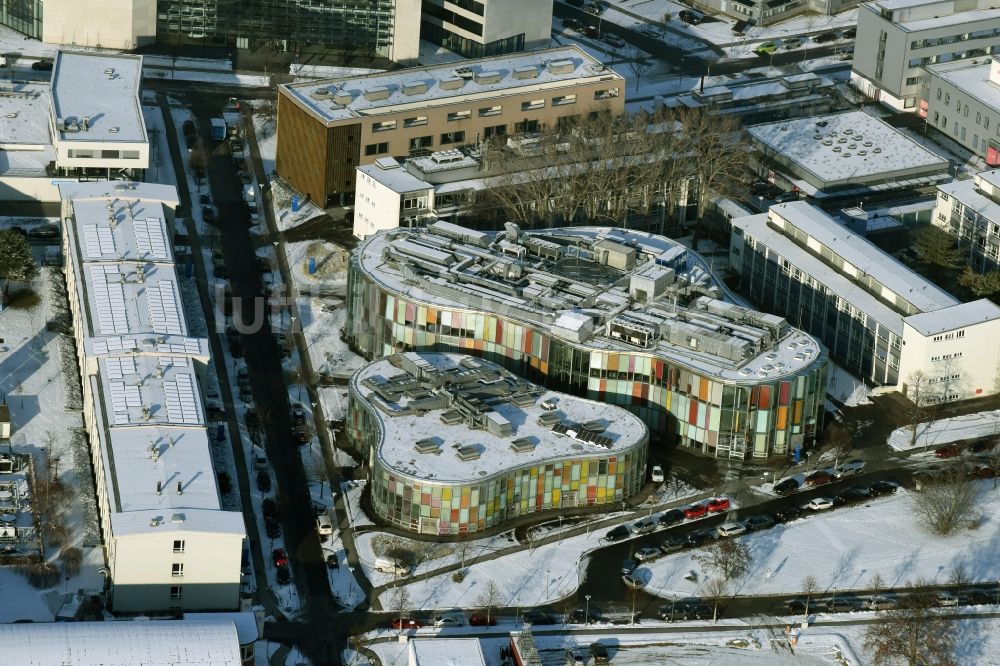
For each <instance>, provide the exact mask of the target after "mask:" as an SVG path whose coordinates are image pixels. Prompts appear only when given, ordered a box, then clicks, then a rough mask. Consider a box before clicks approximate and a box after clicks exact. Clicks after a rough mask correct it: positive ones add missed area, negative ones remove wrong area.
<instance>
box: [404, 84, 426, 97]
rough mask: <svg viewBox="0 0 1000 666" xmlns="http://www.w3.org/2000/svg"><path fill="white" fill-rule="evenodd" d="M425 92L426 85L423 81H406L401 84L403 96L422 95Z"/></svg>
mask: <svg viewBox="0 0 1000 666" xmlns="http://www.w3.org/2000/svg"><path fill="white" fill-rule="evenodd" d="M425 92H427V83H426V82H424V81H407V82H406V83H404V84H403V94H404V95H422V94H424V93H425Z"/></svg>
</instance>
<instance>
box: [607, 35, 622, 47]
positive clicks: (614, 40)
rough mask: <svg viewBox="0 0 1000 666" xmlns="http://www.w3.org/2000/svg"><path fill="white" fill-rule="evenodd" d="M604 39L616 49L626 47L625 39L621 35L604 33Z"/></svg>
mask: <svg viewBox="0 0 1000 666" xmlns="http://www.w3.org/2000/svg"><path fill="white" fill-rule="evenodd" d="M604 41H606V42H607V43H608V44H610V45H611V46H613V47H615V48H616V49H623V48H625V40H624V39H622V38H621V37H619V36H618V35H604Z"/></svg>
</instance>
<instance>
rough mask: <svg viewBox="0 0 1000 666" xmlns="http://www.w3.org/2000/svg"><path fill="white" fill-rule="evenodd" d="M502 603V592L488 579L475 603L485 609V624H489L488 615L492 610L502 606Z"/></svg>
mask: <svg viewBox="0 0 1000 666" xmlns="http://www.w3.org/2000/svg"><path fill="white" fill-rule="evenodd" d="M503 602H504V594H503V590H501V589H500V586H499V585H497V582H496V581H495V580H492V579H490V581H489V582H488V583H486V588H485V589H484V590H483V591H482V593H481V594H480V595H479V597H478V598H477V599H476V603H477V604H479V605H480V606H482V607H483V608H485V609H486V624H489V622H490V615H491V614H492V613H493V609H494V608H496V607H497V606H500V605H501V604H503Z"/></svg>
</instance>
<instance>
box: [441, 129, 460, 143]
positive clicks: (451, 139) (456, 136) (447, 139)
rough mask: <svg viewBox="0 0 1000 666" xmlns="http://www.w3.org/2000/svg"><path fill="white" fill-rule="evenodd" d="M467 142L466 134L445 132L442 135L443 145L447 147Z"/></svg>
mask: <svg viewBox="0 0 1000 666" xmlns="http://www.w3.org/2000/svg"><path fill="white" fill-rule="evenodd" d="M463 141H465V132H464V131H459V132H445V133H444V134H442V135H441V145H442V146H445V145H448V144H449V143H462V142H463Z"/></svg>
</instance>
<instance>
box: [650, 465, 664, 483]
mask: <svg viewBox="0 0 1000 666" xmlns="http://www.w3.org/2000/svg"><path fill="white" fill-rule="evenodd" d="M649 478H650V480H651V481H652V482H653V483H663V480H664V479H665V478H666V476H664V474H663V468H662V467H660V466H659V465H653V469H652V471H651V472H650V473H649Z"/></svg>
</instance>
